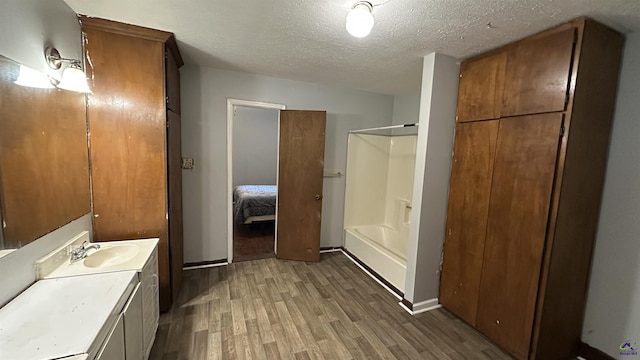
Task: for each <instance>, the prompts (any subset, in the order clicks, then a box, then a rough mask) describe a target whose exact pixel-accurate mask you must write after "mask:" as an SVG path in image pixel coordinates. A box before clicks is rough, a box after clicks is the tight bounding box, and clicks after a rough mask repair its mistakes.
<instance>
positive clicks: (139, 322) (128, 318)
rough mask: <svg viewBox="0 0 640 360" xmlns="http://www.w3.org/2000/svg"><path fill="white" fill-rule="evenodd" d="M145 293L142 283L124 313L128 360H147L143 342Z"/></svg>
mask: <svg viewBox="0 0 640 360" xmlns="http://www.w3.org/2000/svg"><path fill="white" fill-rule="evenodd" d="M142 296H143V292H142V290H141V286H140V283H138V286H136V288H135V290H133V294H131V296H130V297H129V301H128V302H127V304H126V305H125V307H124V309H123V311H122V317H123V319H124V338H123V339H124V345H125V354H126V359H127V360H129V359H145V358H146V357H145V352H144V351H145V348H144V344H145V343H144V342H143V324H144V322H143V312H144V311H143V306H144V303H143V302H142Z"/></svg>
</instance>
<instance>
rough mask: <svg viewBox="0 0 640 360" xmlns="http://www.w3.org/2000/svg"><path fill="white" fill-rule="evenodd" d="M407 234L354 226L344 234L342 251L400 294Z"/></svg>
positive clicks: (387, 227) (368, 226)
mask: <svg viewBox="0 0 640 360" xmlns="http://www.w3.org/2000/svg"><path fill="white" fill-rule="evenodd" d="M407 235H408V234H405V233H403V232H401V231H397V230H394V229H392V228H391V227H389V226H387V225H363V226H354V227H350V228H347V229H345V230H344V247H345V249H347V250H348V251H349V252H350V253H351V254H353V255H354V256H355V257H357V258H358V259H359V260H360V261H362V262H363V263H365V264H366V265H367V266H368V267H370V268H371V269H372V270H373V271H375V272H376V273H378V275H380V276H382V277H383V278H384V279H385V280H386V281H388V282H389V283H390V284H391V285H393V286H394V287H396V288H397V289H398V290H400V291H401V292H404V285H405V275H406V273H407V260H406V258H407V241H408V236H407Z"/></svg>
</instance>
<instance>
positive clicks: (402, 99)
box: [393, 91, 420, 125]
mask: <svg viewBox="0 0 640 360" xmlns="http://www.w3.org/2000/svg"><path fill="white" fill-rule="evenodd" d="M419 118H420V91H418V92H415V93H410V94H398V95H396V96H394V97H393V125H399V124H412V123H417V122H418V120H419Z"/></svg>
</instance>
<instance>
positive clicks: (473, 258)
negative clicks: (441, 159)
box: [440, 120, 499, 325]
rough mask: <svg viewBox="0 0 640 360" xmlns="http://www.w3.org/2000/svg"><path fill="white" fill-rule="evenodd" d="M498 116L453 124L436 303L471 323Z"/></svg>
mask: <svg viewBox="0 0 640 360" xmlns="http://www.w3.org/2000/svg"><path fill="white" fill-rule="evenodd" d="M498 124H499V120H489V121H481V122H475V123H461V124H457V125H456V132H455V142H454V148H453V164H452V168H451V184H450V187H449V205H448V210H447V227H446V233H445V243H444V255H443V256H444V258H443V268H442V277H441V279H440V302H441V303H442V304H443V305H444V306H445V307H446V308H447V309H449V310H450V311H451V312H453V313H454V314H456V315H457V316H459V317H460V318H462V319H463V320H465V321H466V322H468V323H469V324H472V325H475V323H476V316H477V308H478V292H479V289H480V275H481V273H482V261H483V258H484V243H485V235H486V229H487V217H488V213H489V195H490V194H491V177H492V173H493V162H494V157H495V151H496V142H497V137H498Z"/></svg>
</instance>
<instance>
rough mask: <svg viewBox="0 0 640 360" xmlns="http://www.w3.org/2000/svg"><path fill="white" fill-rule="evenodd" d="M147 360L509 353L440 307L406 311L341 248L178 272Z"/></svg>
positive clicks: (445, 359)
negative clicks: (311, 256) (178, 284)
mask: <svg viewBox="0 0 640 360" xmlns="http://www.w3.org/2000/svg"><path fill="white" fill-rule="evenodd" d="M156 336H157V338H156V341H155V343H154V345H153V348H152V350H151V355H150V359H152V360H178V359H188V360H220V359H229V360H236V359H268V360H272V359H274V360H279V359H289V360H349V359H366V360H370V359H381V360H382V359H410V360H414V359H415V360H418V359H437V360H454V359H455V360H458V359H460V360H467V359H468V360H510V359H512V358H511V357H510V356H509V355H507V354H506V353H504V352H503V351H501V350H500V349H499V348H498V347H496V346H495V345H493V344H492V343H491V342H490V341H488V340H487V339H486V338H485V337H483V336H482V335H481V334H479V333H478V332H477V331H475V330H474V329H473V328H472V327H470V326H469V325H467V324H465V323H464V322H463V321H461V320H460V319H458V318H456V317H455V316H453V315H452V314H450V313H449V312H447V311H446V310H444V309H436V310H433V311H430V312H427V313H423V314H420V315H416V316H412V315H410V314H409V313H407V312H406V311H404V310H403V309H402V308H401V307H400V306H399V305H398V299H397V298H396V297H394V296H392V295H391V294H389V293H388V292H387V290H385V289H384V288H383V287H381V286H380V285H379V284H378V283H377V282H375V281H374V280H373V279H371V278H370V277H369V276H368V275H367V274H365V273H364V272H363V271H362V270H361V269H360V268H359V267H358V266H356V265H355V264H353V263H352V262H351V261H350V260H349V259H348V258H347V257H346V256H345V255H343V254H342V253H340V252H332V253H326V254H322V256H321V260H320V262H317V263H307V262H296V261H285V260H278V259H275V258H268V259H259V260H251V261H245V262H240V263H232V264H229V265H226V266H221V267H213V268H206V269H195V270H188V271H185V272H184V280H183V288H182V290H181V292H180V294H179V295H178V297H177V299H176V301H175V303H174V305H173V307H172V308H171V309H170V310H169V311H168V312H167V313H165V314H162V315H161V317H160V321H159V326H158V332H157V335H156Z"/></svg>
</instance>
